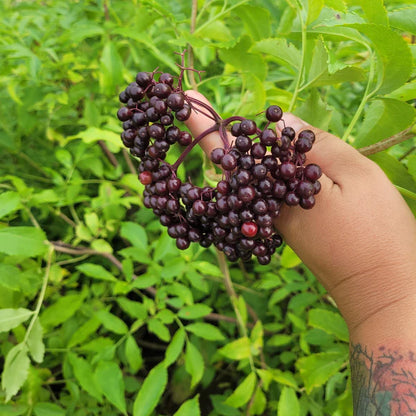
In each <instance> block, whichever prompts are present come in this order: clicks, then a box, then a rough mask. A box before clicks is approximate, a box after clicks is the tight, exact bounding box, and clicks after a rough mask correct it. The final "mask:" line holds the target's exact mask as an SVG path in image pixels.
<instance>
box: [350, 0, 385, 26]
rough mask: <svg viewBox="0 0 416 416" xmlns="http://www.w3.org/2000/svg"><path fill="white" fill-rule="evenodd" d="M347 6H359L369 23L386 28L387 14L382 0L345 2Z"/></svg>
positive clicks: (352, 0)
mask: <svg viewBox="0 0 416 416" xmlns="http://www.w3.org/2000/svg"><path fill="white" fill-rule="evenodd" d="M346 3H347V4H348V5H354V6H356V5H357V6H360V7H361V8H362V9H363V11H364V13H365V15H366V17H367V20H368V22H369V23H376V24H379V25H384V26H388V24H389V22H388V19H387V12H386V9H385V7H384V4H383V0H346Z"/></svg>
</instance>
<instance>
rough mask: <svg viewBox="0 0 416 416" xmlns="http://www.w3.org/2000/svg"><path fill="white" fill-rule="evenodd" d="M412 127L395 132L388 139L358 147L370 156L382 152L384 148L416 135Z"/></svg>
mask: <svg viewBox="0 0 416 416" xmlns="http://www.w3.org/2000/svg"><path fill="white" fill-rule="evenodd" d="M412 128H413V126H410V127H409V128H407V129H406V130H403V131H401V132H399V133H397V134H394V135H393V136H391V137H388V138H387V139H384V140H381V141H379V142H377V143H374V144H372V145H370V146H366V147H361V148H360V149H358V151H359V152H360V153H361V154H362V155H364V156H369V155H373V154H374V153H378V152H382V151H383V150H386V149H388V148H389V147H392V146H395V145H396V144H399V143H401V142H404V141H406V140H408V139H410V138H412V137H413V136H414V134H413V133H412V132H411V130H412Z"/></svg>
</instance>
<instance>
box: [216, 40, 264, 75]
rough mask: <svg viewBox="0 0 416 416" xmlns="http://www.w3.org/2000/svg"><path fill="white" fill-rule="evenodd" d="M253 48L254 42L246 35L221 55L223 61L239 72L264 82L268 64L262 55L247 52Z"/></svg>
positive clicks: (222, 50)
mask: <svg viewBox="0 0 416 416" xmlns="http://www.w3.org/2000/svg"><path fill="white" fill-rule="evenodd" d="M251 46H252V40H251V39H250V38H249V37H248V36H247V35H245V36H242V37H241V39H240V41H239V42H238V44H237V45H235V46H234V47H233V48H229V49H221V50H220V51H219V55H220V57H221V60H222V61H224V62H225V63H227V64H230V65H232V66H233V67H234V68H235V69H236V70H237V71H239V72H247V73H249V74H251V75H254V76H256V77H257V78H258V79H260V80H261V81H264V79H265V78H266V73H267V66H266V63H265V62H264V60H263V57H262V56H261V55H260V54H258V53H249V52H247V51H248V50H249V49H250V47H251Z"/></svg>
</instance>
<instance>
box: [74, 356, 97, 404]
mask: <svg viewBox="0 0 416 416" xmlns="http://www.w3.org/2000/svg"><path fill="white" fill-rule="evenodd" d="M68 360H69V362H70V363H71V366H72V369H73V371H74V375H75V378H76V379H77V381H78V383H79V384H80V386H81V388H83V389H84V390H85V391H86V392H87V393H88V394H90V395H91V396H92V397H94V398H95V399H97V400H98V401H99V402H100V403H101V401H102V396H101V393H100V389H99V387H98V385H97V382H96V381H95V378H94V377H92V375H93V368H92V366H91V364H90V363H89V362H88V361H87V360H85V359H84V358H81V357H78V356H77V355H75V354H74V353H69V354H68Z"/></svg>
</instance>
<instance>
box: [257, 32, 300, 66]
mask: <svg viewBox="0 0 416 416" xmlns="http://www.w3.org/2000/svg"><path fill="white" fill-rule="evenodd" d="M250 51H252V52H259V53H264V54H266V55H269V56H272V57H273V58H274V59H276V60H277V61H278V62H280V63H283V64H289V65H290V66H292V67H293V68H294V69H297V68H299V66H300V60H301V54H300V51H299V50H298V49H297V48H296V47H295V46H294V45H293V44H291V43H288V42H287V41H286V39H282V38H269V39H263V40H260V41H259V42H256V43H255V44H254V45H253V46H252V47H251V49H250Z"/></svg>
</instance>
